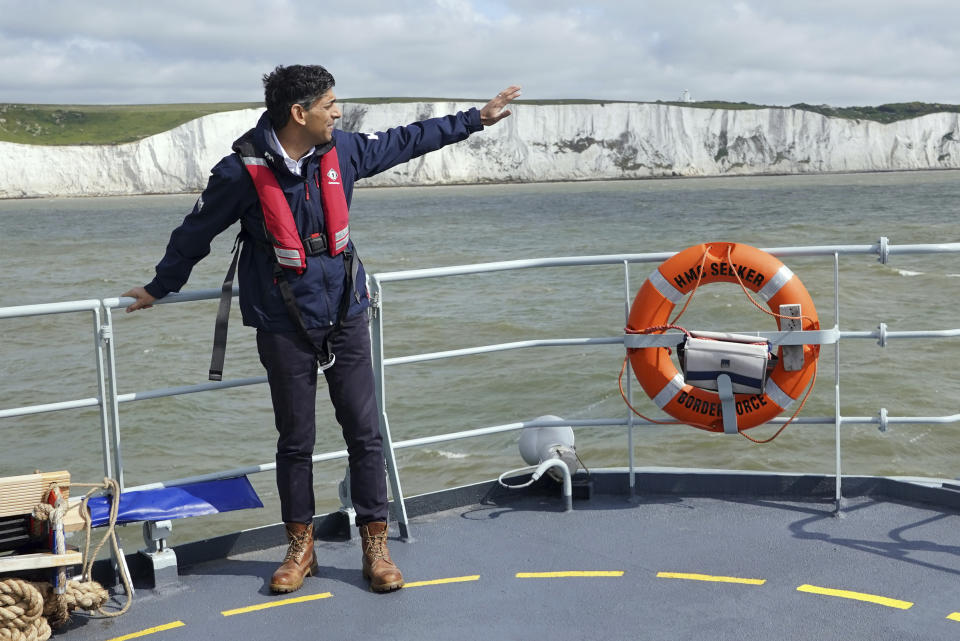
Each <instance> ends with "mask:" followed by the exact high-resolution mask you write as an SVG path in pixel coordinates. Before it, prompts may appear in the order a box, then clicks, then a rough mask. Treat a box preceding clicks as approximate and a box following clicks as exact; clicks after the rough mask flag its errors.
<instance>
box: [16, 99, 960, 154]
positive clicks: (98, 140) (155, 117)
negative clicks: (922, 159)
mask: <svg viewBox="0 0 960 641" xmlns="http://www.w3.org/2000/svg"><path fill="white" fill-rule="evenodd" d="M448 101H456V102H481V101H478V100H466V99H453V98H356V99H351V100H346V101H344V102H355V103H362V104H381V103H397V102H448ZM614 102H626V101H616V100H576V99H574V100H519V101H517V103H518V104H532V105H563V104H576V105H591V104H605V103H607V104H609V103H614ZM655 104H666V105H676V106H680V107H694V108H701V109H787V108H792V109H803V110H805V111H813V112H816V113H819V114H822V115H824V116H827V117H830V118H848V119H855V120H873V121H876V122H881V123H890V122H895V121H897V120H906V119H909V118H916V117H919V116H923V115H926V114H931V113H938V112H960V105H948V104H940V103H923V102H904V103H894V104H886V105H879V106H877V107H831V106H829V105H809V104H806V103H798V104H795V105H791V106H790V107H782V106H777V105H757V104H752V103H746V102H724V101H701V102H670V101H659V100H658V101H657V102H656V103H655ZM261 106H262V103H259V102H245V103H196V104H168V105H26V104H3V103H0V141H3V142H14V143H23V144H29V145H112V144H122V143H127V142H133V141H136V140H140V139H142V138H146V137H147V136H152V135H154V134H158V133H162V132H164V131H168V130H170V129H173V128H174V127H177V126H179V125H182V124H183V123H185V122H189V121H190V120H193V119H195V118H199V117H201V116H206V115H209V114H212V113H217V112H220V111H233V110H237V109H253V108H258V107H261Z"/></svg>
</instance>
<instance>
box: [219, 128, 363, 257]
mask: <svg viewBox="0 0 960 641" xmlns="http://www.w3.org/2000/svg"><path fill="white" fill-rule="evenodd" d="M235 149H236V150H237V153H238V154H239V155H240V160H242V161H243V165H244V167H246V168H247V171H248V172H249V173H250V177H251V178H252V179H253V185H254V187H256V189H257V196H258V197H259V198H260V206H261V208H262V209H263V222H264V226H265V228H266V231H267V238H268V240H269V241H270V243H271V244H272V245H273V251H274V254H275V256H276V259H277V264H279V265H280V266H281V267H284V268H286V269H292V270H294V271H295V272H297V273H298V274H302V273H303V272H304V270H306V268H307V258H306V252H305V251H304V240H306V241H307V243H308V245H309V244H312V241H313V240H314V239H316V238H317V237H318V235H316V234H315V235H314V236H313V237H311V238H307V239H301V238H300V232H299V230H298V229H297V224H296V222H295V221H294V219H293V212H291V211H290V203H288V202H287V197H286V195H285V194H284V193H283V189H281V188H280V184H279V183H278V182H277V177H276V176H275V175H274V174H273V170H272V169H271V168H270V166H269V165H268V164H267V160H266V159H265V158H264V157H263V156H262V155H261V154H259V153H257V151H256V148H255V147H254V146H253V144H251V142H250V141H249V140H245V139H241V140H240V141H238V144H237V145H236V147H235ZM321 176H322V179H321ZM316 181H317V186H318V187H319V188H320V205H321V207H322V209H323V227H324V234H325V239H326V250H327V251H328V252H329V253H330V255H331V256H336V255H337V254H339V253H340V252H342V251H343V250H344V249H346V247H347V243H349V242H350V213H349V211H348V208H347V198H346V196H345V195H344V193H343V181H342V180H340V161H339V159H338V158H337V148H336V146H333V147H331V148H330V150H329V151H327V152H326V153H324V154H323V155H322V156H321V157H320V173H319V174H317V175H316Z"/></svg>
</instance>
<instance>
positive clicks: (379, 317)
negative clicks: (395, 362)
mask: <svg viewBox="0 0 960 641" xmlns="http://www.w3.org/2000/svg"><path fill="white" fill-rule="evenodd" d="M370 281H371V283H372V287H371V293H372V297H373V298H372V304H371V315H372V317H373V318H372V319H371V334H372V340H371V341H370V342H371V348H372V350H373V375H374V380H375V383H376V391H377V409H378V410H379V412H380V435H381V436H382V437H383V455H384V458H385V459H386V461H387V476H388V479H389V481H390V490H391V492H392V493H393V511H394V517H395V518H396V519H397V525H398V526H399V528H400V537H401V538H403V539H410V538H411V537H410V523H409V520H408V519H407V504H406V502H405V501H404V499H403V490H402V489H401V487H400V470H399V469H398V468H397V456H396V452H395V451H394V449H393V438H392V437H391V435H390V421H389V419H388V418H387V383H386V372H385V367H384V362H383V361H384V359H383V288H382V287H381V285H380V281H379V280H377V278H376V277H373V278H371V279H370Z"/></svg>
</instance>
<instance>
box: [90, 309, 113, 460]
mask: <svg viewBox="0 0 960 641" xmlns="http://www.w3.org/2000/svg"><path fill="white" fill-rule="evenodd" d="M100 309H101V308H94V309H93V310H91V311H92V313H93V355H94V359H95V360H96V363H97V399H98V400H99V403H98V406H99V408H100V442H101V445H102V447H103V475H104V476H106V477H107V478H113V454H112V451H111V447H110V418H109V415H110V412H109V409H108V405H107V400H108V399H107V384H106V381H105V380H104V368H103V326H102V325H101V324H100Z"/></svg>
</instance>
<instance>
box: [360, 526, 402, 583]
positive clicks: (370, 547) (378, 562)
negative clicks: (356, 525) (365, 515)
mask: <svg viewBox="0 0 960 641" xmlns="http://www.w3.org/2000/svg"><path fill="white" fill-rule="evenodd" d="M360 541H361V543H362V545H363V578H365V579H367V580H368V581H370V589H371V590H373V591H374V592H389V591H390V590H396V589H397V588H402V587H403V575H402V574H400V570H399V569H397V566H396V565H394V563H393V561H392V560H391V559H390V551H389V550H388V549H387V524H386V522H384V521H374V522H372V523H367V524H366V525H361V526H360Z"/></svg>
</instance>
